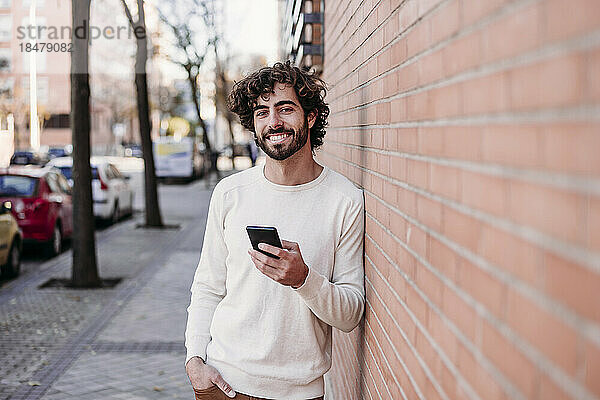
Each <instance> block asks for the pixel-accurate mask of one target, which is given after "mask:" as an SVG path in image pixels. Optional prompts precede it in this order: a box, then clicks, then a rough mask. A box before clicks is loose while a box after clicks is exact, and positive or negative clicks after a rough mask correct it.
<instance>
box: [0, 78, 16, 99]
mask: <svg viewBox="0 0 600 400" xmlns="http://www.w3.org/2000/svg"><path fill="white" fill-rule="evenodd" d="M14 92H15V78H12V77H10V78H7V79H3V80H0V99H9V100H10V99H12V98H13V96H14Z"/></svg>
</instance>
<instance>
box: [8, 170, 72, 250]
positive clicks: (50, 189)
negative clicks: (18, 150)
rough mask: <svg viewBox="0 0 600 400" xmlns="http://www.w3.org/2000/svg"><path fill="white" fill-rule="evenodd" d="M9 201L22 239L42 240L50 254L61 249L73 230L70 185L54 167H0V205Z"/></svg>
mask: <svg viewBox="0 0 600 400" xmlns="http://www.w3.org/2000/svg"><path fill="white" fill-rule="evenodd" d="M7 200H9V201H11V202H12V205H13V206H12V212H13V215H14V216H15V219H16V220H17V223H18V224H19V227H20V228H21V230H22V231H23V239H24V242H26V243H27V242H29V243H31V242H36V243H43V244H44V246H45V247H46V250H47V251H48V253H49V254H50V255H51V256H54V255H57V254H59V253H60V252H61V250H62V242H63V239H65V238H68V237H70V236H71V235H72V233H73V217H72V215H73V203H72V202H71V187H70V186H69V183H68V182H67V180H66V178H65V177H64V176H63V175H62V174H61V173H60V172H59V171H58V170H56V169H54V168H47V167H46V168H43V167H38V166H33V165H27V166H22V167H21V166H11V167H9V168H7V169H0V204H1V203H2V202H4V201H7Z"/></svg>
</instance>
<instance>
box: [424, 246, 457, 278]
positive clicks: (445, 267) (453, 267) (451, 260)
mask: <svg viewBox="0 0 600 400" xmlns="http://www.w3.org/2000/svg"><path fill="white" fill-rule="evenodd" d="M427 259H428V261H429V262H430V263H431V265H432V266H433V268H435V269H437V270H438V271H439V272H441V273H442V275H444V276H445V277H446V278H448V279H450V280H452V281H456V279H457V256H456V254H455V253H454V252H453V251H452V250H451V249H450V248H448V247H447V246H445V245H444V244H443V243H442V242H440V241H439V240H437V239H435V238H430V239H429V254H428V258H427Z"/></svg>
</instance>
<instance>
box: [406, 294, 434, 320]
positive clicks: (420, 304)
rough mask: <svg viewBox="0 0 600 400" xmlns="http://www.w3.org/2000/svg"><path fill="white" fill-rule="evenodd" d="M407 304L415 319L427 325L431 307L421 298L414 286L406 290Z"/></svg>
mask: <svg viewBox="0 0 600 400" xmlns="http://www.w3.org/2000/svg"><path fill="white" fill-rule="evenodd" d="M406 304H407V305H408V308H409V309H410V311H412V313H413V314H414V315H415V317H416V318H417V319H418V320H419V321H420V322H421V323H422V324H423V325H425V324H427V313H428V310H429V307H428V306H427V304H426V303H425V301H424V300H423V299H422V298H421V296H419V294H418V293H417V292H416V291H415V289H414V288H413V287H412V286H410V285H409V286H407V288H406Z"/></svg>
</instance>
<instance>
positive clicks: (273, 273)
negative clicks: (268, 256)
mask: <svg viewBox="0 0 600 400" xmlns="http://www.w3.org/2000/svg"><path fill="white" fill-rule="evenodd" d="M259 254H260V253H259ZM250 258H251V259H252V262H253V263H254V265H255V266H256V269H258V270H259V271H260V272H262V273H263V274H264V275H266V276H267V277H269V278H271V279H273V280H274V281H276V282H278V281H279V279H280V278H281V271H280V270H278V269H277V268H274V267H271V266H270V265H267V264H265V263H263V262H261V261H260V260H257V259H256V258H255V257H253V256H252V254H251V255H250Z"/></svg>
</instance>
